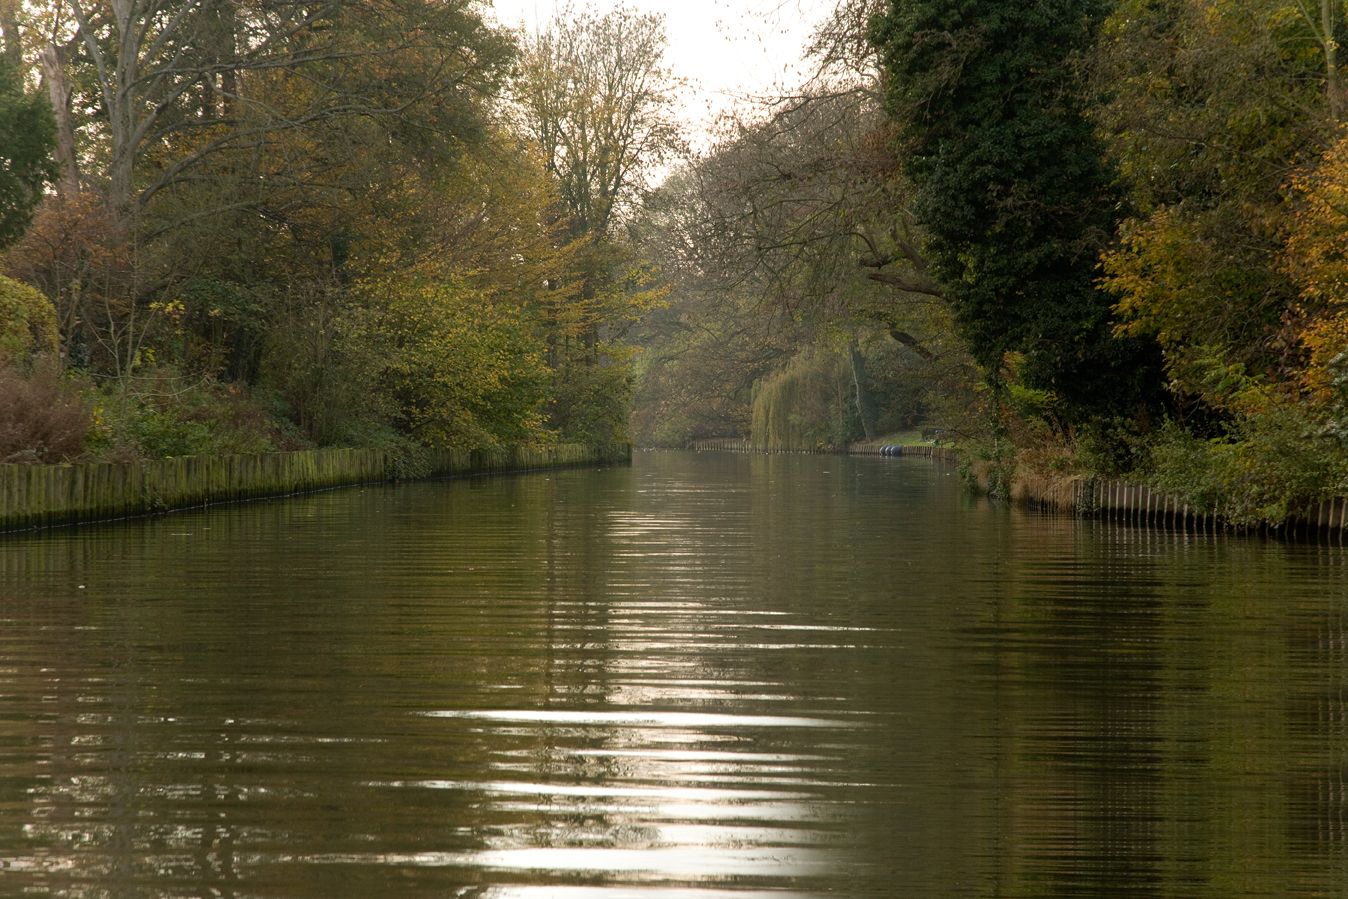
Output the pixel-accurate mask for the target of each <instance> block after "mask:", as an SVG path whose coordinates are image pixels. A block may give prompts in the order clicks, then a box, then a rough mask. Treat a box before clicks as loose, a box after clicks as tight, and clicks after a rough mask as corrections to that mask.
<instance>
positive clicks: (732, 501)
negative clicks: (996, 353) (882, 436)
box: [0, 454, 1348, 899]
mask: <svg viewBox="0 0 1348 899" xmlns="http://www.w3.org/2000/svg"><path fill="white" fill-rule="evenodd" d="M1346 569H1348V555H1345V552H1344V551H1343V550H1341V549H1339V548H1334V547H1316V546H1311V547H1295V546H1286V545H1280V544H1275V543H1260V542H1255V541H1248V540H1241V539H1234V538H1227V537H1223V536H1196V535H1183V534H1173V533H1166V532H1159V531H1144V530H1137V529H1130V528H1124V527H1118V526H1113V525H1095V524H1090V523H1078V522H1073V521H1069V520H1064V519H1057V518H1049V517H1041V516H1036V515H1024V514H1020V513H1014V512H1009V511H1007V510H1005V509H1000V510H999V509H989V508H987V507H986V506H984V505H983V504H981V503H979V502H977V501H974V500H971V499H970V498H968V497H967V496H965V495H964V494H962V493H961V492H960V491H959V489H958V486H957V485H956V484H955V483H954V479H953V478H952V477H949V476H948V473H947V472H946V471H944V470H943V469H940V468H935V467H932V466H931V465H929V464H927V463H925V462H922V461H913V460H902V459H897V460H892V459H869V458H868V459H855V460H853V459H830V458H818V457H749V456H711V455H708V456H701V457H692V456H684V455H673V454H667V455H642V456H640V457H639V458H638V460H637V464H636V465H635V466H634V467H633V468H632V469H615V470H610V471H605V472H583V471H575V472H558V473H554V474H550V475H546V476H530V477H520V478H508V479H498V480H482V481H474V482H456V483H439V484H421V485H410V486H402V487H390V488H379V489H367V490H363V491H338V492H333V493H329V494H323V495H319V496H314V497H308V498H304V499H300V500H294V501H289V502H280V503H261V504H254V505H248V506H239V507H233V508H220V509H214V510H210V511H206V512H202V513H195V514H187V515H179V516H174V517H171V518H166V519H163V520H159V521H148V522H139V523H128V524H125V525H117V526H109V527H100V528H89V529H81V530H72V531H63V532H56V533H52V534H48V535H45V536H43V537H41V538H7V539H5V540H4V541H3V542H0V893H6V894H8V893H10V892H13V893H21V892H23V891H25V890H26V891H31V892H36V893H40V894H60V895H70V896H86V895H87V896H102V895H109V894H113V895H129V894H145V895H177V894H185V895H201V894H208V893H213V894H216V895H226V896H231V895H237V896H244V895H249V896H251V895H269V896H283V895H284V896H333V895H360V896H367V895H368V896H373V895H390V896H406V895H418V894H426V895H455V896H475V897H478V896H480V897H524V899H532V897H542V896H548V897H560V899H590V897H596V899H609V897H619V896H641V897H645V899H662V897H672V896H688V897H693V899H731V897H733V899H756V897H768V896H771V897H774V899H782V897H800V896H822V895H848V896H867V895H874V896H950V895H961V896H980V895H981V896H1101V895H1110V896H1112V895H1130V894H1132V895H1167V896H1169V895H1193V896H1273V895H1279V896H1281V895H1308V896H1309V895H1337V894H1343V893H1344V892H1345V891H1348V836H1346V834H1345V827H1346V825H1345V797H1346V795H1348V787H1346V786H1345V771H1346V766H1348V709H1346V707H1345V700H1344V697H1345V695H1348V693H1346V692H1345V689H1346V688H1348V683H1345V680H1348V633H1346V632H1345V631H1346V630H1348V576H1346V575H1348V570H1346Z"/></svg>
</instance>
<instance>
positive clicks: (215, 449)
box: [92, 367, 308, 461]
mask: <svg viewBox="0 0 1348 899" xmlns="http://www.w3.org/2000/svg"><path fill="white" fill-rule="evenodd" d="M262 399H263V400H265V399H266V396H265V395H264V396H263V397H262ZM102 402H103V406H102V408H101V409H100V413H101V417H102V420H103V424H104V427H103V428H101V429H100V432H99V433H98V434H97V435H96V438H95V440H94V441H92V443H93V444H94V446H93V449H94V450H95V451H97V452H98V454H99V455H100V456H101V457H104V458H109V459H117V460H121V461H130V460H133V459H162V458H169V457H174V456H197V455H231V454H236V453H265V452H272V451H274V450H287V449H301V448H304V447H305V446H307V445H308V444H307V442H306V441H305V440H304V439H303V438H301V437H300V436H299V435H298V434H297V433H296V432H295V429H294V427H293V425H290V424H289V423H287V422H285V421H284V420H282V419H280V418H278V417H275V416H273V415H270V414H268V411H267V410H266V409H265V408H263V405H262V401H261V400H260V399H259V398H257V397H254V396H252V395H250V394H248V393H247V392H245V391H244V390H243V389H242V388H241V387H239V386H237V385H233V384H221V383H219V382H217V381H214V380H211V379H204V380H196V381H192V382H187V381H184V379H183V378H182V377H181V376H180V375H179V374H178V373H177V372H176V371H175V370H173V369H172V368H167V367H165V368H160V369H156V370H153V371H150V372H148V373H146V374H145V375H142V376H139V377H137V378H136V379H135V380H133V381H131V382H129V383H127V384H122V385H117V386H114V387H112V388H110V389H109V390H108V391H107V392H106V393H105V394H104V395H103V397H102Z"/></svg>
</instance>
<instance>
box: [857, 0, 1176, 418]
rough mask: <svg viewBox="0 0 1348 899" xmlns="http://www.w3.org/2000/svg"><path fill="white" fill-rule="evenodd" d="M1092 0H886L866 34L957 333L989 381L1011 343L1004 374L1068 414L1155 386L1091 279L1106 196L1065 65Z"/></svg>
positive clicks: (1107, 406) (1107, 207)
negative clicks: (876, 55)
mask: <svg viewBox="0 0 1348 899" xmlns="http://www.w3.org/2000/svg"><path fill="white" fill-rule="evenodd" d="M1105 7H1106V4H1105V3H1103V2H1101V0H1041V2H1036V3H1024V2H1011V3H1008V2H1006V0H893V2H891V3H890V6H889V9H888V11H887V13H886V14H885V15H883V16H881V17H879V18H878V19H877V21H876V22H875V25H874V30H873V34H872V39H873V40H874V41H875V43H876V45H877V46H878V47H879V49H880V51H881V54H882V60H883V65H884V67H885V70H886V74H887V76H888V83H887V97H886V99H887V103H888V108H889V111H890V114H891V115H892V116H894V117H895V118H896V119H897V120H898V121H899V123H900V133H901V135H902V136H901V140H902V141H903V142H904V143H903V145H902V146H901V148H900V151H901V152H900V155H901V158H902V159H903V162H904V166H905V169H906V174H907V175H908V177H909V178H910V179H911V180H912V183H913V187H914V190H915V197H914V201H915V209H916V213H917V216H918V218H919V219H920V220H921V222H922V223H923V226H924V228H925V229H926V233H927V235H928V240H927V245H926V247H925V249H926V252H927V253H928V254H929V259H930V262H931V266H932V272H933V274H935V275H936V277H937V278H938V279H939V280H940V281H941V283H942V285H943V287H944V289H945V293H946V296H947V297H948V298H949V300H950V302H951V303H952V305H953V307H954V309H955V313H956V316H957V320H958V322H959V325H960V327H961V329H962V331H963V333H964V336H965V337H966V339H967V340H968V341H969V343H970V346H971V348H972V350H973V352H974V354H975V356H976V357H977V359H978V360H979V362H980V363H981V364H982V365H983V366H984V368H985V369H986V370H987V371H988V372H989V374H990V376H991V377H992V378H993V379H994V380H997V379H1000V378H1002V377H1003V376H1004V375H1005V374H1006V371H1005V369H1006V362H1007V359H1008V358H1009V357H1008V354H1020V356H1019V358H1021V359H1022V360H1023V361H1022V363H1021V364H1020V365H1018V366H1016V367H1017V368H1019V376H1020V377H1021V378H1023V380H1024V382H1025V384H1026V385H1027V386H1031V387H1035V388H1040V389H1045V390H1049V391H1052V393H1053V395H1054V396H1056V398H1057V399H1058V400H1059V401H1060V404H1061V405H1060V413H1061V414H1062V415H1063V417H1064V418H1065V419H1066V420H1067V422H1068V423H1070V422H1073V421H1082V420H1086V419H1089V418H1092V417H1094V416H1095V415H1097V414H1103V413H1115V414H1117V413H1119V412H1131V411H1133V410H1134V409H1136V408H1137V407H1138V406H1139V405H1140V403H1141V402H1143V401H1146V400H1148V399H1150V398H1152V397H1154V396H1157V395H1158V394H1159V389H1158V388H1159V375H1158V373H1157V372H1158V368H1157V365H1156V363H1155V360H1154V356H1155V352H1154V350H1151V349H1149V348H1147V347H1145V346H1143V345H1142V344H1140V343H1137V342H1134V341H1121V340H1119V339H1116V338H1115V337H1114V336H1113V329H1112V325H1111V321H1110V306H1111V299H1110V297H1109V296H1107V295H1106V294H1105V293H1103V292H1102V291H1101V290H1099V289H1098V287H1097V285H1096V279H1097V277H1098V275H1097V259H1098V257H1099V253H1100V250H1101V248H1102V247H1103V246H1104V244H1105V242H1106V241H1107V240H1108V238H1109V235H1110V234H1111V233H1112V231H1113V227H1114V223H1115V215H1116V212H1115V209H1116V197H1115V196H1114V195H1113V192H1112V190H1111V177H1110V173H1109V171H1108V169H1107V167H1106V166H1105V165H1104V163H1103V162H1102V153H1101V147H1100V145H1099V142H1098V141H1097V139H1096V137H1095V135H1094V133H1093V129H1092V125H1091V123H1090V122H1089V121H1088V120H1087V118H1086V116H1085V115H1084V102H1083V97H1082V92H1081V90H1080V79H1079V76H1078V69H1077V65H1076V63H1077V60H1078V54H1080V53H1081V52H1082V51H1085V50H1087V49H1088V48H1089V47H1090V46H1091V44H1092V42H1093V40H1094V35H1095V30H1096V27H1097V25H1098V23H1099V21H1100V19H1101V18H1102V16H1103V15H1104V14H1105V13H1106V12H1107V9H1106V8H1105ZM1010 358H1017V357H1010Z"/></svg>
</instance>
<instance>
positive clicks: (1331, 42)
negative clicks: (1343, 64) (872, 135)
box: [1320, 0, 1343, 125]
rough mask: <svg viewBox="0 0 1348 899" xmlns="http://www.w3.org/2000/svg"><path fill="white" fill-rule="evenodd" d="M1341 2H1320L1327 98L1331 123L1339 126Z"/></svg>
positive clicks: (1341, 104)
mask: <svg viewBox="0 0 1348 899" xmlns="http://www.w3.org/2000/svg"><path fill="white" fill-rule="evenodd" d="M1338 2H1340V0H1320V33H1321V35H1322V42H1323V44H1324V48H1325V98H1326V99H1327V100H1328V101H1329V121H1330V123H1331V124H1334V125H1337V124H1338V123H1339V121H1340V119H1341V118H1342V113H1343V109H1342V107H1343V101H1342V99H1341V96H1340V93H1339V45H1338V41H1336V40H1335V28H1334V26H1335V21H1334V20H1335V16H1334V6H1335V4H1336V3H1338Z"/></svg>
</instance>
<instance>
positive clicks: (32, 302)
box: [0, 275, 60, 366]
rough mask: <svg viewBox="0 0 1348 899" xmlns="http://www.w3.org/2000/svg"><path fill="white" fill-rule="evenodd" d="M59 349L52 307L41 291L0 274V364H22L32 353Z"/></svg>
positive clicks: (47, 352)
mask: <svg viewBox="0 0 1348 899" xmlns="http://www.w3.org/2000/svg"><path fill="white" fill-rule="evenodd" d="M59 352H60V338H59V335H58V333H57V328H56V307H55V306H53V305H52V304H51V301H50V300H48V299H47V298H46V297H45V296H43V295H42V294H41V292H39V291H37V290H34V289H33V288H31V287H29V286H28V285H27V284H20V283H19V282H18V281H15V280H13V279H12V278H6V277H5V276H4V275H0V365H17V366H26V365H28V364H29V363H30V362H31V360H32V359H33V358H34V357H36V356H53V357H54V356H56V355H57V354H58V353H59Z"/></svg>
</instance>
